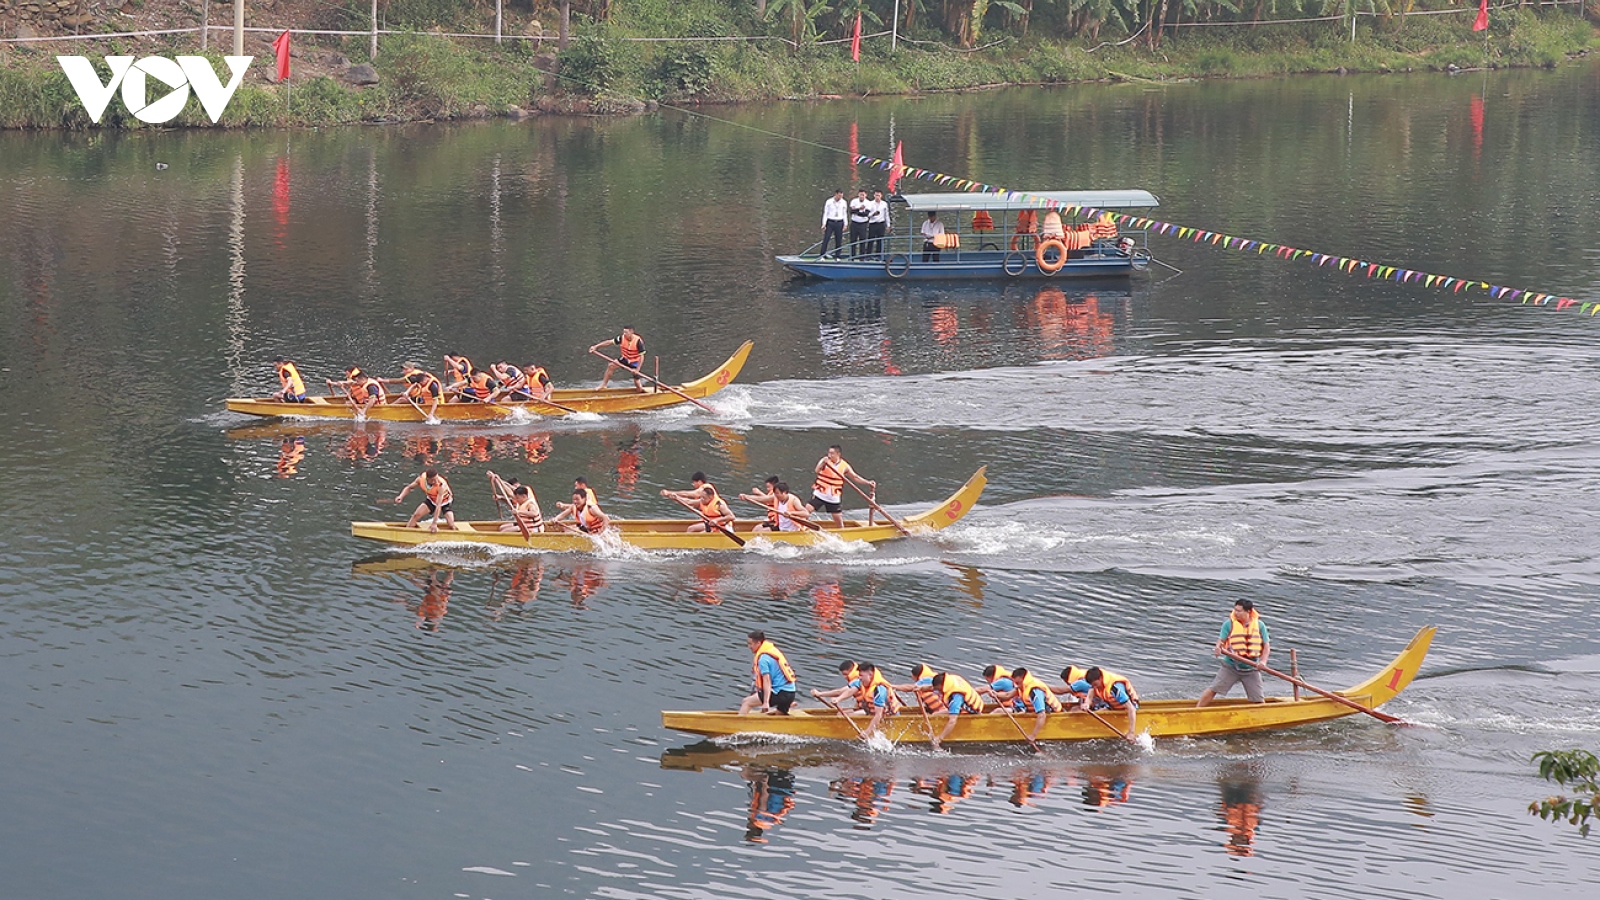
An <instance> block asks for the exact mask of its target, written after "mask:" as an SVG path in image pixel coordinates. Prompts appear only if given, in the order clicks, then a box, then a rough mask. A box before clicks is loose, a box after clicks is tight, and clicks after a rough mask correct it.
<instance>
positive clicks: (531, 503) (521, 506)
mask: <svg viewBox="0 0 1600 900" xmlns="http://www.w3.org/2000/svg"><path fill="white" fill-rule="evenodd" d="M511 514H512V515H513V516H517V517H520V518H521V519H522V521H523V523H524V524H526V525H527V526H528V527H529V528H538V527H540V526H542V525H543V524H544V514H543V513H541V512H540V511H539V500H538V498H537V497H534V496H533V494H531V493H530V494H529V495H528V499H526V500H524V501H522V502H521V503H518V504H517V505H516V506H513V507H511Z"/></svg>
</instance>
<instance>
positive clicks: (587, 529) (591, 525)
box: [573, 501, 601, 534]
mask: <svg viewBox="0 0 1600 900" xmlns="http://www.w3.org/2000/svg"><path fill="white" fill-rule="evenodd" d="M600 517H601V513H600V508H599V506H597V505H595V504H594V503H591V502H588V501H584V504H583V509H580V510H578V514H577V515H576V516H573V518H574V519H575V520H576V521H577V523H578V528H579V529H580V530H581V531H583V533H584V534H594V533H595V532H596V531H599V530H600Z"/></svg>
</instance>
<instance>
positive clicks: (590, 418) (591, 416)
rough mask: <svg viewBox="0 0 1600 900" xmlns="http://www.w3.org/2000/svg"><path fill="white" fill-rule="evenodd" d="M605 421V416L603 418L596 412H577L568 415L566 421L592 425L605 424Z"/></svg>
mask: <svg viewBox="0 0 1600 900" xmlns="http://www.w3.org/2000/svg"><path fill="white" fill-rule="evenodd" d="M605 420H606V417H605V416H602V415H600V414H599V413H596V412H575V413H567V415H566V421H568V422H581V423H584V424H590V423H594V422H604V421H605Z"/></svg>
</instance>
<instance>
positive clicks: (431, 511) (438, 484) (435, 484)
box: [394, 469, 456, 532]
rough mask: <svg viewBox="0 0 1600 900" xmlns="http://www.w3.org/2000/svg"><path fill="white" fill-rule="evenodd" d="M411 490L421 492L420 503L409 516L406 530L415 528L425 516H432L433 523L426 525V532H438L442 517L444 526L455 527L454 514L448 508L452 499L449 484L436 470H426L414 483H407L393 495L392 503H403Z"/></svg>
mask: <svg viewBox="0 0 1600 900" xmlns="http://www.w3.org/2000/svg"><path fill="white" fill-rule="evenodd" d="M412 488H417V489H418V490H420V491H422V502H421V503H419V504H418V505H417V510H416V512H414V513H412V514H411V520H410V521H408V522H406V527H407V528H415V527H417V522H419V521H421V519H422V517H423V516H425V515H431V516H433V521H431V522H429V523H428V530H429V531H431V532H437V531H438V530H439V517H440V516H443V517H444V523H445V524H446V525H448V526H450V527H451V528H455V527H456V514H455V512H454V511H453V510H452V509H451V508H450V501H451V500H453V499H454V497H453V495H452V494H451V493H450V482H448V481H445V480H444V476H443V475H440V474H439V472H438V470H436V469H428V470H427V471H425V472H423V473H422V474H421V475H418V476H417V480H416V481H412V482H410V483H408V484H407V485H406V486H405V487H404V488H402V489H401V490H400V493H399V494H397V495H395V498H394V502H396V503H404V502H405V499H406V495H407V494H409V493H411V489H412Z"/></svg>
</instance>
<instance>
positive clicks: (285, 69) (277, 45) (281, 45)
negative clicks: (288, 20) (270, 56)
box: [272, 31, 289, 81]
mask: <svg viewBox="0 0 1600 900" xmlns="http://www.w3.org/2000/svg"><path fill="white" fill-rule="evenodd" d="M272 52H273V53H275V54H277V57H278V80H279V81H288V80H289V32H287V31H285V32H284V33H283V34H280V35H278V38H277V40H275V41H273V42H272Z"/></svg>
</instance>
